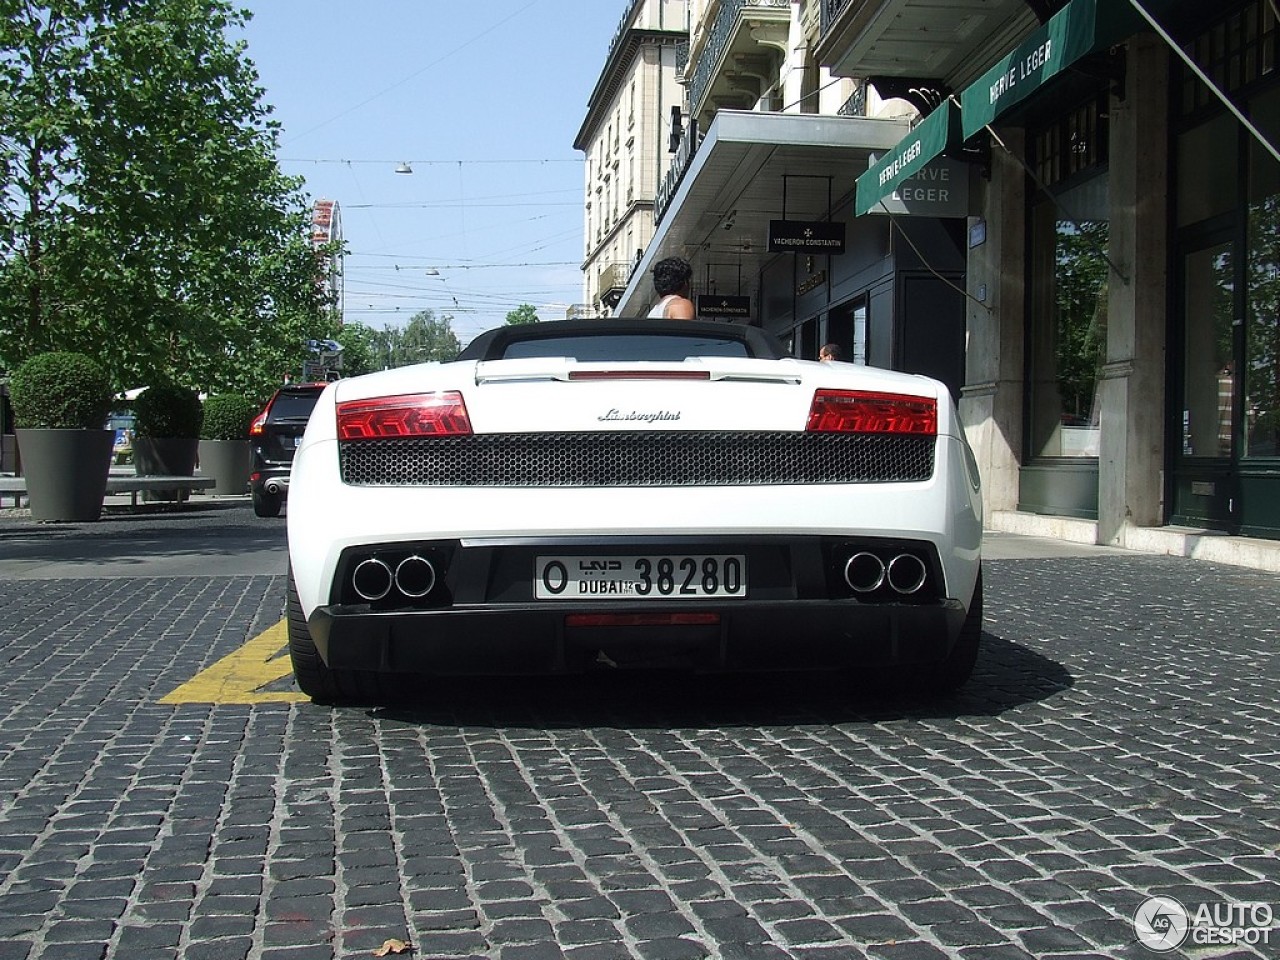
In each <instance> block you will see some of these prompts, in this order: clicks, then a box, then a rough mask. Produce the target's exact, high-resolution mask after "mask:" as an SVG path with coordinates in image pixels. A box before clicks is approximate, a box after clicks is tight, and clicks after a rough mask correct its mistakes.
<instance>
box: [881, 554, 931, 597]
mask: <svg viewBox="0 0 1280 960" xmlns="http://www.w3.org/2000/svg"><path fill="white" fill-rule="evenodd" d="M887 573H888V577H889V586H891V587H893V589H894V590H897V591H898V593H904V594H910V593H915V592H916V591H917V590H919V589H920V588H921V587H923V586H924V582H925V580H927V579H928V577H929V570H928V568H927V567H925V565H924V561H923V560H921V559H920V558H919V557H917V556H916V555H915V554H913V553H900V554H898V555H897V556H896V557H894V558H893V559H892V560H890V561H889V568H888V571H887Z"/></svg>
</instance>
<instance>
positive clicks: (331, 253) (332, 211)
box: [311, 200, 344, 325]
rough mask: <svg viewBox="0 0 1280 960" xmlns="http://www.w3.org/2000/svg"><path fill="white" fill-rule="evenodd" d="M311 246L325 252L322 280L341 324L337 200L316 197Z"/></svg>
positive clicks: (340, 227) (340, 230)
mask: <svg viewBox="0 0 1280 960" xmlns="http://www.w3.org/2000/svg"><path fill="white" fill-rule="evenodd" d="M311 245H312V246H313V247H315V248H316V249H317V250H323V251H324V257H325V259H324V260H323V261H322V262H321V263H322V266H321V269H322V273H321V277H320V283H321V285H322V286H323V288H324V291H325V293H326V294H327V295H328V296H329V298H330V302H331V303H332V304H333V312H334V315H335V316H336V317H337V319H338V323H339V325H341V323H342V313H343V306H344V304H343V296H344V290H343V279H342V274H343V258H342V212H341V210H339V208H338V201H337V200H317V201H316V202H315V206H313V207H312V209H311Z"/></svg>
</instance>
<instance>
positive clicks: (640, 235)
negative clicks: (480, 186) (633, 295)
mask: <svg viewBox="0 0 1280 960" xmlns="http://www.w3.org/2000/svg"><path fill="white" fill-rule="evenodd" d="M688 42H689V19H688V0H632V2H631V3H629V4H628V6H627V10H626V14H625V15H624V17H623V19H622V22H621V24H620V25H619V27H618V30H617V33H616V34H615V35H614V38H613V42H612V43H611V44H610V47H609V53H608V56H607V57H606V59H605V66H604V70H603V72H602V73H601V75H600V79H599V81H598V82H597V84H596V87H595V89H594V90H593V91H592V93H591V98H590V100H589V101H588V105H587V116H586V119H585V120H584V121H583V124H582V127H581V129H580V130H579V131H578V136H577V138H576V139H575V140H574V144H573V145H574V148H575V149H577V150H581V151H583V153H584V154H585V159H586V164H585V170H586V174H585V176H586V184H585V186H586V197H585V203H584V209H583V229H584V235H585V241H584V248H585V249H584V261H583V267H582V270H583V302H582V303H581V304H578V305H576V306H574V307H572V308H571V309H570V316H571V317H572V316H579V317H583V316H585V317H599V316H608V315H609V312H610V311H611V310H612V309H613V307H614V306H616V304H617V301H618V296H619V295H620V294H621V292H622V290H623V288H624V287H625V286H626V282H627V280H628V279H629V277H630V274H631V270H632V268H633V267H634V266H635V263H636V260H637V256H638V253H639V251H641V250H642V249H643V248H644V247H646V246H647V245H648V244H649V242H650V240H651V239H652V238H653V202H654V197H655V195H656V193H657V189H658V185H659V184H660V183H661V181H662V178H663V176H664V175H665V174H666V170H667V167H668V166H669V164H670V160H669V157H670V155H671V151H670V149H669V147H670V144H671V136H672V131H673V129H675V130H678V129H679V128H680V127H681V119H680V118H681V116H682V109H683V102H684V90H683V88H682V87H681V86H680V85H679V84H678V83H677V82H676V77H677V75H678V73H679V71H680V69H681V67H682V64H683V62H684V60H685V58H686V57H687V54H688ZM673 111H674V118H673Z"/></svg>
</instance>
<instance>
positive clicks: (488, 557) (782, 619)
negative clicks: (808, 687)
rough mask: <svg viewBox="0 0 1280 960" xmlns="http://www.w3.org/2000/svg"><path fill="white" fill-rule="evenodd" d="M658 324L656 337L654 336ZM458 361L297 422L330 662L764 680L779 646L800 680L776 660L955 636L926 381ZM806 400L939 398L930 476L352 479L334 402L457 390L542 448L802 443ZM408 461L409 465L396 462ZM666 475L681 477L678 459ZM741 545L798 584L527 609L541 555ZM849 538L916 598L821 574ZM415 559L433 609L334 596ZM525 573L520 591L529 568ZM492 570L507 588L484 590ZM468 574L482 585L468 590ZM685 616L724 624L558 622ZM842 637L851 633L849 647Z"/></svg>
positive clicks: (300, 542)
mask: <svg viewBox="0 0 1280 960" xmlns="http://www.w3.org/2000/svg"><path fill="white" fill-rule="evenodd" d="M655 322H658V323H661V321H648V323H650V324H652V323H655ZM540 326H543V327H548V328H556V327H562V326H572V322H560V323H557V324H545V325H540ZM614 326H615V327H617V328H619V329H623V330H625V329H627V327H626V325H625V324H615V325H614ZM695 326H697V327H708V328H711V327H714V328H716V329H717V330H719V329H723V326H722V325H705V324H697V325H695ZM542 332H543V331H539V333H542ZM505 335H506V334H505V332H504V336H505ZM516 335H518V334H516ZM469 349H471V348H469ZM485 349H489V350H492V342H488V343H486V344H482V345H481V348H480V349H478V350H477V351H473V352H475V353H481V354H483V351H484V350H485ZM465 357H466V354H465V353H464V359H460V360H459V361H457V362H453V363H443V364H440V363H433V364H423V365H419V366H414V367H404V368H399V369H396V370H389V371H385V372H382V373H378V374H372V375H369V376H365V377H359V378H353V379H350V380H340V381H337V382H335V383H332V384H330V385H329V386H328V387H327V388H326V389H325V391H324V393H323V394H322V395H321V397H320V398H319V400H318V402H317V404H316V407H315V411H314V412H313V414H312V416H311V418H310V420H309V422H308V425H307V429H306V432H305V434H304V436H303V439H302V442H301V445H300V446H299V448H298V450H297V453H296V455H295V459H294V462H293V476H294V483H293V487H292V489H291V492H290V509H289V518H288V527H289V555H290V565H291V571H292V576H293V579H294V582H295V583H296V595H297V599H298V601H299V603H300V607H301V611H302V614H303V616H304V617H305V619H306V622H307V623H308V625H309V627H310V630H311V634H312V636H313V638H314V640H315V644H316V647H317V649H318V650H319V651H320V656H321V658H322V659H323V660H324V661H325V663H326V664H327V665H328V666H329V667H330V668H331V669H350V670H374V671H376V670H391V671H421V670H426V671H431V672H491V673H510V672H523V671H525V670H528V671H532V672H544V671H548V670H551V671H554V670H563V669H581V668H583V667H584V666H585V665H588V664H589V663H591V662H592V661H591V658H590V656H589V654H590V652H591V648H592V644H597V645H599V646H600V649H599V653H600V654H601V655H602V656H605V659H606V660H608V661H611V662H616V656H614V654H626V653H627V651H631V650H634V649H638V650H639V651H640V653H639V660H640V661H643V662H651V660H652V658H650V657H648V655H647V654H646V653H645V652H644V651H645V650H648V649H649V648H650V647H652V648H653V649H652V650H650V651H649V652H651V653H652V652H655V651H661V650H663V649H664V648H665V647H668V646H671V645H675V646H676V647H680V648H681V649H682V652H683V653H685V654H688V653H689V652H690V650H692V651H695V652H697V651H701V654H698V655H694V656H692V657H685V658H684V660H685V661H687V662H689V663H691V664H692V665H693V666H694V667H695V668H697V669H757V668H765V667H766V666H767V664H768V661H769V659H770V658H769V656H768V655H767V654H768V653H769V651H771V650H772V651H773V652H774V653H775V654H777V657H776V659H777V660H778V661H779V663H778V664H777V665H778V666H784V667H785V666H788V665H794V664H787V662H786V661H787V660H788V656H787V651H788V650H789V649H791V650H798V649H800V648H806V649H808V650H809V653H808V655H807V657H806V658H804V662H807V663H809V664H810V665H811V666H818V665H821V664H827V663H834V664H837V665H842V664H843V665H848V664H847V663H846V661H850V660H856V659H857V658H858V657H864V658H866V659H868V660H882V661H890V662H911V661H913V659H919V660H923V661H929V660H930V659H937V658H938V657H942V656H945V654H946V652H947V650H948V649H949V647H950V645H951V644H952V643H953V642H954V640H955V638H956V636H957V634H958V632H959V631H960V628H961V625H962V623H963V622H964V619H965V614H966V611H967V610H968V608H969V606H970V602H971V599H972V598H973V597H974V595H975V584H976V583H977V581H978V575H979V570H980V563H981V541H982V514H981V497H980V493H979V486H978V478H977V472H976V464H975V463H974V461H973V457H972V453H971V452H970V451H969V450H968V447H967V444H966V442H965V440H964V435H963V431H962V430H961V429H960V425H959V423H958V419H957V417H956V413H955V408H954V406H953V404H952V401H951V398H950V395H949V393H948V391H947V390H946V388H945V387H944V386H943V385H942V384H940V383H938V382H937V381H934V380H931V379H929V378H926V377H920V376H914V375H907V374H901V373H895V372H892V371H885V370H878V369H874V368H867V367H861V366H854V365H852V364H819V363H815V362H808V361H800V360H795V359H792V358H786V357H779V358H774V359H759V358H755V357H720V356H716V357H692V358H689V359H685V360H678V361H661V362H652V361H648V362H637V361H630V362H628V361H618V360H609V361H590V362H579V361H576V360H573V359H570V358H565V357H559V356H549V357H530V358H522V359H513V360H495V359H491V358H490V359H485V358H484V357H483V356H480V357H479V358H475V359H466V358H465ZM819 389H822V390H857V391H870V392H872V393H887V394H894V395H901V396H906V397H915V398H924V399H928V400H931V401H933V402H934V403H936V407H937V437H936V440H934V441H933V443H932V462H933V467H932V471H931V473H930V474H929V475H928V476H927V478H925V479H919V480H911V481H908V482H898V481H895V482H861V481H860V482H826V481H825V479H824V478H822V477H819V478H817V479H816V482H802V483H801V482H796V483H772V482H750V483H723V482H680V483H655V484H650V485H629V484H603V485H595V484H592V483H577V484H566V485H540V484H539V485H535V484H533V483H524V484H518V485H513V484H510V483H505V482H503V481H502V480H501V478H497V479H494V480H492V481H490V482H483V483H470V484H465V485H464V484H450V483H448V482H429V483H413V484H404V483H377V482H371V483H352V482H344V480H343V463H342V458H343V454H342V443H340V441H339V438H338V430H337V409H338V406H339V405H340V404H342V403H347V402H350V401H355V400H367V399H370V398H377V397H387V396H404V395H412V394H420V393H434V392H457V393H459V394H461V396H462V398H463V402H464V403H465V406H466V413H467V416H468V418H469V420H470V425H471V430H472V433H473V436H474V437H475V438H486V437H488V438H502V437H507V436H520V437H525V438H532V439H531V441H530V442H532V443H534V444H535V445H537V444H539V443H545V444H547V445H554V444H556V443H558V442H560V440H562V439H563V438H565V437H573V436H585V437H587V438H588V439H587V442H588V443H591V442H592V440H591V438H592V437H599V438H608V437H610V436H611V435H616V434H619V433H625V434H627V435H636V436H637V441H639V440H641V439H643V440H646V441H648V440H649V439H651V438H653V437H655V436H658V437H660V435H664V434H666V435H670V436H671V437H672V438H673V439H675V440H683V438H684V437H685V436H686V435H687V436H692V437H705V436H716V435H738V436H745V435H746V434H748V433H749V432H756V433H760V434H762V435H766V436H770V437H774V436H785V435H800V434H804V433H805V428H806V424H807V422H808V418H809V414H810V410H811V407H812V406H813V403H814V396H815V392H816V391H818V390H819ZM642 434H643V435H644V436H643V437H642V436H641V435H642ZM539 438H542V439H539ZM359 442H362V443H374V444H376V443H382V442H383V441H378V440H374V441H359ZM468 442H469V441H468ZM406 449H409V448H406ZM414 455H415V454H413V452H412V450H410V452H409V453H407V454H405V456H414ZM670 469H673V470H676V471H677V475H678V470H679V465H678V464H676V465H675V466H674V467H671V468H670ZM735 544H737V545H740V546H741V545H744V544H745V545H746V546H745V547H742V549H750V550H756V551H759V550H772V551H775V553H774V554H757V555H759V556H766V555H767V556H774V555H775V554H776V556H777V557H779V558H782V559H780V560H778V561H777V563H778V565H779V566H780V567H781V568H786V569H787V570H788V571H790V572H788V573H787V576H788V577H792V578H793V579H792V580H791V581H790V586H787V587H785V588H782V587H779V588H777V589H774V590H773V591H772V592H770V590H768V589H765V590H764V591H763V593H762V592H761V591H760V590H759V589H757V588H755V587H752V586H750V585H749V586H748V590H747V596H746V597H745V598H742V599H731V600H719V599H712V598H698V599H696V600H681V601H673V602H669V601H659V600H646V601H644V602H638V601H637V600H636V599H635V598H634V597H633V598H630V599H628V598H610V599H607V600H603V599H602V600H592V599H584V600H577V601H567V600H566V601H556V602H549V601H545V600H544V601H539V600H536V599H534V596H533V588H532V586H531V584H532V576H533V569H532V563H531V559H532V558H533V557H534V556H535V555H536V553H537V552H538V551H539V550H541V551H544V552H545V551H560V552H563V553H565V554H566V555H572V556H584V557H590V556H597V555H598V556H619V557H621V556H631V555H633V554H635V553H637V552H639V553H644V552H645V551H651V552H653V551H657V552H664V551H665V552H678V553H680V554H682V555H705V554H707V553H709V552H712V551H724V550H731V549H736V548H735V546H734V545H735ZM859 544H864V545H870V546H869V547H868V549H872V550H873V551H882V552H883V553H884V557H885V558H886V560H887V559H888V558H889V557H890V556H892V555H893V554H894V553H895V552H900V551H906V552H909V553H910V552H915V553H918V554H919V556H920V557H921V560H922V562H924V563H927V564H928V565H929V567H930V571H931V572H930V582H929V585H928V589H927V591H925V593H927V598H924V595H923V594H922V596H921V597H914V596H896V595H890V596H884V595H881V594H879V593H877V594H875V595H873V596H861V595H854V593H852V592H851V591H850V590H848V589H847V588H845V587H842V586H840V584H836V586H835V587H834V588H832V587H831V586H830V583H831V576H832V575H831V572H830V569H829V568H830V567H831V565H832V564H833V563H834V564H836V565H837V566H838V564H839V560H838V559H837V558H836V555H835V554H834V553H832V551H833V550H845V551H846V552H848V551H855V552H856V551H857V550H859V549H861V548H860V547H859V546H858V545H859ZM397 545H399V546H400V547H401V549H399V550H397ZM414 550H421V551H423V552H427V553H431V555H432V557H435V558H436V561H433V562H441V569H440V584H441V585H440V586H439V588H438V590H437V591H436V593H435V594H434V596H435V599H434V600H430V599H429V601H427V602H422V603H418V604H413V603H402V604H401V605H400V606H399V607H398V608H395V609H387V608H383V607H381V606H380V605H379V603H377V602H373V603H364V602H360V601H359V600H358V598H356V597H354V596H353V595H352V594H351V584H350V583H349V582H347V581H349V579H350V576H351V569H352V565H353V564H355V563H358V562H359V558H360V557H364V558H369V557H375V556H376V555H385V556H396V557H403V556H405V555H407V554H408V553H411V552H412V551H414ZM432 551H434V553H432ZM379 552H381V553H379ZM841 556H843V555H841ZM451 564H457V566H456V567H455V566H451ZM824 564H825V565H826V567H827V568H828V569H827V571H826V573H824V574H823V577H824V578H826V579H824V580H822V582H823V583H824V584H826V586H824V587H823V588H822V589H821V590H818V591H817V594H816V595H813V596H808V595H807V594H806V592H805V591H806V589H807V588H802V587H801V585H800V584H801V581H802V571H803V570H805V569H807V570H809V572H810V574H812V573H813V570H815V569H816V568H817V567H818V566H822V565H824ZM526 566H527V567H528V572H527V576H526V575H525V573H523V572H521V571H523V570H524V569H525V567H526ZM499 570H500V571H502V577H505V578H507V580H504V581H503V582H504V583H506V584H507V586H506V587H505V588H504V590H502V591H497V592H492V591H491V588H492V584H493V583H494V582H496V581H495V579H494V578H495V577H497V576H498V574H497V572H496V571H499ZM468 571H470V572H468ZM513 571H514V572H513ZM468 577H473V578H479V579H481V580H483V581H484V583H485V584H488V586H486V587H484V589H481V588H480V587H479V586H477V585H476V584H474V583H470V582H469V581H467V578H468ZM521 577H524V580H523V581H522V580H521ZM820 579H822V578H820ZM508 581H509V582H508ZM441 597H444V598H445V599H444V600H441V599H440V598H441ZM402 599H403V598H402ZM353 601H356V602H353ZM690 607H695V608H696V609H697V610H699V611H702V612H705V613H708V614H714V615H716V616H718V617H719V619H718V621H717V623H716V625H715V626H714V627H713V626H712V625H710V624H700V625H683V624H681V625H675V626H671V625H668V626H666V627H663V628H661V629H658V628H654V627H652V626H643V625H642V626H639V627H636V628H634V629H629V628H627V627H626V625H625V623H622V622H621V621H620V622H619V623H615V624H613V625H612V626H610V627H609V628H608V629H606V630H604V631H603V632H602V631H601V630H599V629H586V628H581V627H574V628H568V627H566V624H567V623H569V622H570V620H572V615H573V614H574V613H575V612H581V611H584V610H585V611H600V610H606V609H607V610H612V611H617V612H620V613H626V612H627V611H633V612H636V611H640V612H643V611H651V612H652V611H662V612H664V613H665V612H669V611H670V610H673V609H675V610H679V609H689V608H690ZM566 618H569V619H566ZM797 630H799V631H800V632H799V633H796V631H797ZM770 637H772V638H773V639H772V640H771V639H770ZM851 637H858V638H861V639H860V640H859V641H858V642H857V643H855V644H854V646H852V647H850V646H849V644H848V642H847V641H848V640H849V638H851ZM482 638H483V639H482ZM606 643H608V644H612V646H609V649H610V650H612V651H613V653H612V654H608V655H606V653H605V646H604V644H606ZM468 644H469V645H470V646H466V651H469V652H465V653H464V651H463V649H462V648H463V646H464V645H468ZM842 644H843V646H842ZM797 645H798V646H797ZM579 648H581V650H579ZM707 650H711V651H713V652H716V654H717V655H716V656H710V655H708V654H707ZM574 651H578V652H581V653H583V657H585V659H583V658H582V657H579V656H577V654H575V652H574ZM658 659H666V658H665V657H661V656H660V657H658ZM676 659H680V658H676Z"/></svg>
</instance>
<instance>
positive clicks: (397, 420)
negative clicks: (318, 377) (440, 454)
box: [338, 391, 471, 440]
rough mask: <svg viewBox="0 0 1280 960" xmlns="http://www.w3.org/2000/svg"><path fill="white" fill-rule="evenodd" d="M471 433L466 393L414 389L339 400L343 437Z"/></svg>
mask: <svg viewBox="0 0 1280 960" xmlns="http://www.w3.org/2000/svg"><path fill="white" fill-rule="evenodd" d="M469 433H471V420H470V418H469V417H468V416H467V407H466V404H464V403H463V402H462V394H460V393H458V392H457V391H449V392H447V393H414V394H406V395H405V396H400V397H374V398H373V399H370V400H348V401H347V402H346V403H340V404H338V439H339V440H383V439H390V438H395V437H455V436H459V435H463V434H469Z"/></svg>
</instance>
